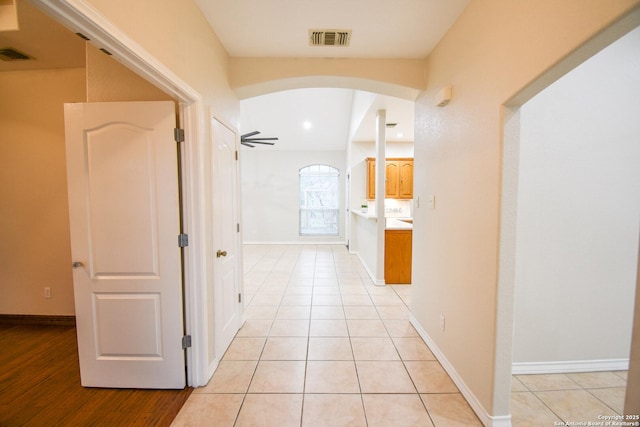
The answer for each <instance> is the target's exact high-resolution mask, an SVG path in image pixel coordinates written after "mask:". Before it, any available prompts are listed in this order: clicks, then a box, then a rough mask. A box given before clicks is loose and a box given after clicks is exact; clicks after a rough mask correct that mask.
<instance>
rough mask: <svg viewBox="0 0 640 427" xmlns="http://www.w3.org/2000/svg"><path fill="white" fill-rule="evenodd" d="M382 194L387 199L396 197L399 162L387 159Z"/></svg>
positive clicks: (398, 185) (398, 181)
mask: <svg viewBox="0 0 640 427" xmlns="http://www.w3.org/2000/svg"><path fill="white" fill-rule="evenodd" d="M386 167H387V172H386V182H385V191H384V195H385V197H386V198H387V199H397V198H398V191H399V188H400V162H398V161H395V160H394V161H390V160H387V163H386Z"/></svg>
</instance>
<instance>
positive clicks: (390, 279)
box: [384, 230, 413, 285]
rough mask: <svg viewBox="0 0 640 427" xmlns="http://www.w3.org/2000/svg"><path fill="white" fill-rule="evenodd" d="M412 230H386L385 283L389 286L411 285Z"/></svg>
mask: <svg viewBox="0 0 640 427" xmlns="http://www.w3.org/2000/svg"><path fill="white" fill-rule="evenodd" d="M412 233H413V231H412V230H385V232H384V240H385V242H384V281H385V283H386V284H389V285H397V284H400V285H404V284H410V283H411V254H412V243H411V237H412Z"/></svg>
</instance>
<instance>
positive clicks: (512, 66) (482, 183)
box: [413, 0, 638, 416]
mask: <svg viewBox="0 0 640 427" xmlns="http://www.w3.org/2000/svg"><path fill="white" fill-rule="evenodd" d="M637 4H638V1H635V0H615V1H607V2H602V1H600V0H588V1H585V0H575V1H569V0H567V1H562V2H558V1H555V0H544V1H537V2H513V1H511V0H485V1H472V2H471V3H470V5H469V6H468V7H467V9H466V10H465V11H464V13H463V14H462V16H461V17H460V19H459V20H458V21H457V22H456V24H455V25H454V26H453V27H452V28H451V30H450V31H449V32H448V33H447V35H446V36H445V37H444V38H443V40H442V41H441V42H440V44H439V45H438V47H437V48H436V49H435V50H434V52H433V53H432V54H431V55H430V56H429V58H428V66H427V75H428V87H427V90H426V91H425V92H424V93H423V94H422V95H421V96H420V97H419V99H418V100H417V104H416V135H415V161H416V167H415V171H416V172H415V190H414V195H415V197H419V198H420V199H422V200H426V198H427V197H428V195H435V197H436V209H435V210H430V209H427V208H426V203H422V204H421V207H420V208H417V209H415V210H414V235H424V236H428V237H427V238H425V239H422V240H421V239H414V262H413V265H414V266H416V267H415V268H414V271H413V284H414V288H413V304H414V308H413V310H414V311H413V313H414V316H415V318H416V320H417V322H418V323H419V325H420V326H421V327H422V328H423V329H424V331H425V332H426V334H427V335H428V336H429V337H430V338H431V339H432V340H433V342H434V343H435V345H436V346H437V347H438V348H439V350H440V351H441V352H442V354H443V355H444V357H446V359H447V360H448V362H449V363H450V364H451V366H452V367H453V368H454V369H455V371H456V372H457V374H458V375H459V377H460V379H461V380H462V381H463V382H464V384H465V385H466V387H467V388H468V389H469V390H470V391H471V393H472V394H473V395H474V396H475V398H476V399H477V402H478V404H479V405H481V406H482V408H483V410H484V411H485V412H486V414H488V415H490V416H506V415H507V414H508V411H509V410H508V404H509V403H508V399H509V396H508V387H505V384H504V382H505V381H508V377H506V378H505V376H504V375H502V376H500V375H498V376H497V379H496V360H499V359H505V355H504V354H500V353H501V352H506V359H507V360H508V361H509V363H510V342H509V343H508V344H509V345H508V347H509V348H505V347H504V346H503V347H498V348H497V339H498V337H497V332H496V331H497V330H499V329H500V328H503V327H506V331H507V332H508V331H509V328H510V325H501V324H499V323H498V322H499V321H498V319H497V314H496V313H497V312H498V307H497V303H496V301H497V298H498V287H497V283H498V250H499V248H498V239H499V220H500V188H501V187H500V186H501V182H500V178H501V154H502V129H503V121H502V105H503V104H504V103H505V102H506V101H507V100H509V99H510V98H512V97H513V96H514V95H516V94H517V93H518V92H519V91H520V90H521V89H523V88H524V87H525V86H526V85H527V84H528V83H530V82H532V81H533V80H534V79H536V78H537V77H538V76H540V75H541V74H542V73H543V72H544V71H545V70H547V69H548V68H550V67H552V66H554V64H556V63H557V62H558V61H560V60H561V59H563V57H564V56H565V55H567V54H568V53H570V52H571V51H573V50H574V49H576V48H578V47H579V46H580V45H581V44H582V43H584V42H585V41H586V40H588V39H589V38H590V37H591V36H593V35H594V34H596V32H598V31H599V30H601V29H603V28H604V27H606V26H607V25H609V24H611V23H612V22H613V21H614V20H615V19H616V18H618V17H620V16H621V15H622V14H624V13H625V12H626V11H628V10H629V9H630V8H631V7H632V6H634V5H637ZM566 71H568V70H565V72H566ZM448 84H452V85H453V100H452V101H451V103H450V104H449V105H448V106H446V107H444V108H441V107H436V106H435V105H434V95H435V94H436V93H437V92H438V91H439V90H440V89H441V88H442V87H443V86H445V85H448ZM441 314H443V315H445V316H446V330H445V332H443V331H441V330H440V328H439V316H440V315H441ZM507 335H508V334H507ZM501 345H502V343H501ZM507 368H508V369H510V365H509V366H508V367H507ZM500 369H504V367H498V370H500ZM494 387H499V388H500V391H505V390H506V391H507V392H506V393H495V389H494Z"/></svg>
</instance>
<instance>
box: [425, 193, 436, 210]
mask: <svg viewBox="0 0 640 427" xmlns="http://www.w3.org/2000/svg"><path fill="white" fill-rule="evenodd" d="M427 207H428V208H429V209H435V208H436V196H434V195H433V194H430V195H429V199H428V200H427Z"/></svg>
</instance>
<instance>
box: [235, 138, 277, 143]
mask: <svg viewBox="0 0 640 427" xmlns="http://www.w3.org/2000/svg"><path fill="white" fill-rule="evenodd" d="M277 140H278V138H243V139H242V141H249V142H256V141H277Z"/></svg>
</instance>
